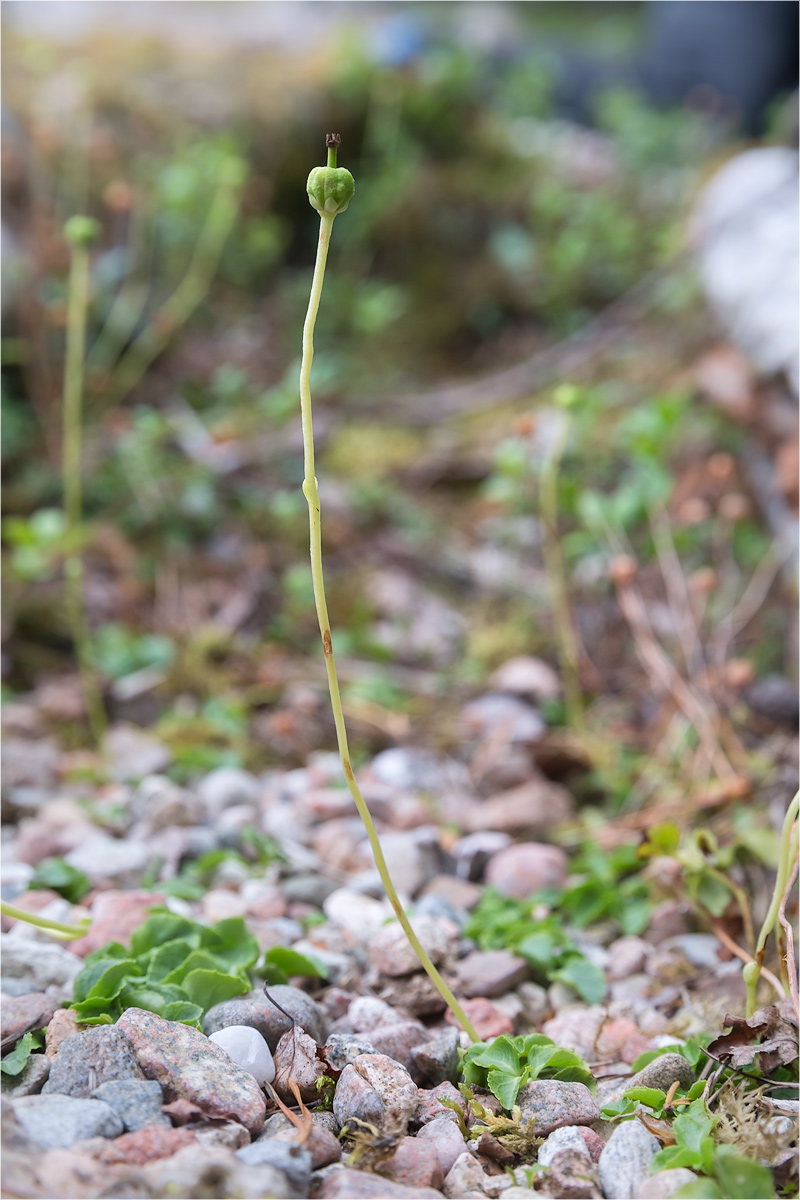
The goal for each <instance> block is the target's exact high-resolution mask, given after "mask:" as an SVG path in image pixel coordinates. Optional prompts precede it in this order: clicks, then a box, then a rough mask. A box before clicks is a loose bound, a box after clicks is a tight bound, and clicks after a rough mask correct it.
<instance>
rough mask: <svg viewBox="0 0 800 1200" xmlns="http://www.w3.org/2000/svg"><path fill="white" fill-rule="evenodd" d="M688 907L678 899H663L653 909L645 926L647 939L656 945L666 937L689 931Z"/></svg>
mask: <svg viewBox="0 0 800 1200" xmlns="http://www.w3.org/2000/svg"><path fill="white" fill-rule="evenodd" d="M688 917H689V908H688V906H687V905H686V904H681V903H680V902H679V901H678V900H664V901H663V902H662V903H661V904H659V905H657V906H656V908H654V909H653V915H652V916H651V917H650V921H649V923H648V926H647V940H648V942H650V944H651V945H654V946H657V945H658V944H659V943H660V942H663V941H665V939H666V938H670V937H677V936H678V934H681V933H688V932H689V919H688Z"/></svg>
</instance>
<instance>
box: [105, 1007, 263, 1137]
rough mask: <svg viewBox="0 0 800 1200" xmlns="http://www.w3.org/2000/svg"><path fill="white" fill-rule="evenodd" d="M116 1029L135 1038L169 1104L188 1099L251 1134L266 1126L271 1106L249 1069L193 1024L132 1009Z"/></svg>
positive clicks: (135, 1047)
mask: <svg viewBox="0 0 800 1200" xmlns="http://www.w3.org/2000/svg"><path fill="white" fill-rule="evenodd" d="M116 1028H117V1029H122V1031H123V1032H124V1033H126V1034H127V1036H128V1038H129V1039H130V1042H131V1045H132V1047H133V1052H134V1054H135V1055H136V1057H137V1059H138V1061H139V1065H140V1066H141V1068H142V1070H143V1071H144V1073H145V1075H146V1076H147V1078H148V1079H157V1080H158V1082H159V1083H160V1084H161V1085H162V1087H163V1089H164V1095H165V1098H166V1100H167V1102H168V1103H169V1102H170V1101H172V1100H175V1099H178V1098H179V1097H183V1098H185V1099H186V1100H189V1101H191V1102H192V1103H194V1104H196V1105H197V1106H198V1107H199V1108H201V1109H202V1110H203V1111H204V1112H205V1113H206V1115H207V1116H208V1117H217V1118H224V1119H230V1118H232V1119H233V1120H236V1121H239V1122H240V1123H241V1124H242V1125H244V1126H245V1128H246V1129H248V1130H249V1131H250V1133H251V1134H254V1133H257V1132H258V1130H259V1129H260V1128H261V1126H262V1125H263V1124H264V1117H265V1114H266V1104H265V1102H264V1097H263V1095H262V1093H261V1090H260V1089H259V1086H258V1084H257V1083H256V1081H255V1079H254V1078H253V1076H252V1075H250V1074H249V1072H247V1071H244V1070H242V1068H241V1067H239V1066H237V1065H236V1063H233V1062H231V1059H230V1058H229V1057H228V1055H227V1054H226V1053H225V1052H224V1050H221V1049H220V1048H219V1047H218V1046H215V1045H214V1043H213V1042H210V1041H209V1040H208V1038H205V1037H203V1035H202V1034H201V1033H200V1032H199V1031H198V1030H196V1029H191V1028H190V1027H189V1026H188V1025H181V1024H180V1023H179V1022H177V1021H165V1020H164V1019H163V1018H162V1017H158V1016H156V1015H155V1014H154V1013H149V1012H145V1011H144V1010H143V1009H141V1008H129V1009H128V1010H127V1012H124V1013H123V1014H122V1016H121V1017H120V1018H119V1021H118V1022H117V1025H116Z"/></svg>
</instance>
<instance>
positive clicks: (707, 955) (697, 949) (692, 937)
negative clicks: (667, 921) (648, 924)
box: [659, 933, 722, 970]
mask: <svg viewBox="0 0 800 1200" xmlns="http://www.w3.org/2000/svg"><path fill="white" fill-rule="evenodd" d="M659 948H660V949H661V950H680V951H681V952H682V953H683V954H685V955H686V957H687V958H688V960H689V962H690V963H691V964H692V966H693V967H706V968H709V969H710V970H714V969H715V968H717V967H719V966H720V962H721V960H720V957H719V951H720V950H721V949H722V944H721V942H720V941H719V938H716V937H715V936H714V934H713V933H681V934H678V935H677V936H676V937H671V938H667V940H666V941H664V942H662V943H661V946H660V947H659Z"/></svg>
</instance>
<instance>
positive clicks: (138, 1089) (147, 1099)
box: [92, 1079, 172, 1133]
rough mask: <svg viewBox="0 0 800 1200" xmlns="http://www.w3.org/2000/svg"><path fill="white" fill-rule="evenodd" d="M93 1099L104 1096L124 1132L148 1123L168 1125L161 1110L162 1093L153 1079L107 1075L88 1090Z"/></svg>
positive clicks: (167, 1119)
mask: <svg viewBox="0 0 800 1200" xmlns="http://www.w3.org/2000/svg"><path fill="white" fill-rule="evenodd" d="M92 1097H93V1099H95V1100H105V1102H106V1104H109V1105H110V1106H111V1107H112V1108H113V1109H114V1112H115V1113H116V1114H117V1116H118V1117H119V1119H120V1120H121V1121H122V1124H123V1125H124V1126H125V1132H126V1133H133V1132H134V1131H135V1130H137V1129H146V1128H147V1127H148V1126H149V1125H164V1126H167V1127H169V1126H171V1124H172V1122H171V1121H170V1119H169V1117H168V1116H167V1114H166V1113H165V1112H163V1111H162V1108H161V1106H162V1104H163V1103H164V1096H163V1093H162V1091H161V1084H160V1083H158V1082H157V1081H156V1080H155V1079H111V1080H108V1081H107V1082H106V1083H101V1084H100V1086H99V1087H96V1088H95V1089H94V1091H93V1092H92Z"/></svg>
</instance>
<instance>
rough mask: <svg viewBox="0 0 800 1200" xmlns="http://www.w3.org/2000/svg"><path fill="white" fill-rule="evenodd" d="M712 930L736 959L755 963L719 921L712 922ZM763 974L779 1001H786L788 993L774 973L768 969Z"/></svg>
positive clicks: (763, 969)
mask: <svg viewBox="0 0 800 1200" xmlns="http://www.w3.org/2000/svg"><path fill="white" fill-rule="evenodd" d="M711 928H712V929H713V931H714V933H715V935H716V936H717V937H718V938H719V940H720V941H721V942H722V944H723V946H724V947H725V949H726V950H730V952H731V954H733V955H735V957H736V958H738V959H740V960H741V962H743V963H749V962H752V961H753V956H752V955H751V954H748V953H747V951H746V950H743V949H742V947H741V946H738V945H737V944H736V942H735V941H734V940H733V938H732V937H729V935H728V934H727V933H726V932H725V930H724V929H723V928H722V926H721V925H720V924H719V923H718V922H717V921H712V922H711ZM761 974H762V975H763V976H764V978H765V979H766V981H767V983H771V984H772V986H773V988H774V989H775V991H776V993H777V995H778V997H779V999H781V1000H784V999H785V998H786V992H785V990H784V987H783V984H782V983H781V981H780V980H779V979H776V977H775V976H774V975H773V974H772V971H768V970H767V968H766V967H762V968H761Z"/></svg>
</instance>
